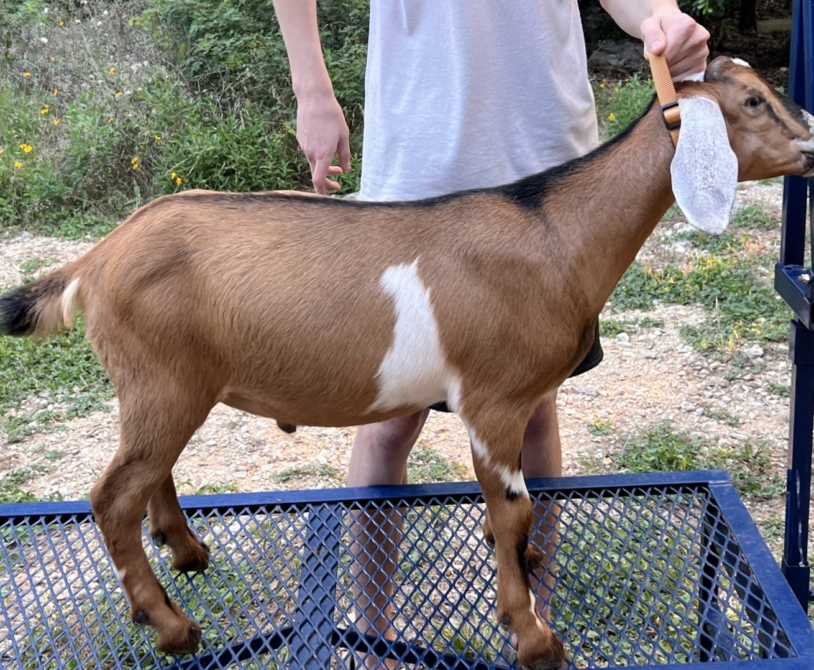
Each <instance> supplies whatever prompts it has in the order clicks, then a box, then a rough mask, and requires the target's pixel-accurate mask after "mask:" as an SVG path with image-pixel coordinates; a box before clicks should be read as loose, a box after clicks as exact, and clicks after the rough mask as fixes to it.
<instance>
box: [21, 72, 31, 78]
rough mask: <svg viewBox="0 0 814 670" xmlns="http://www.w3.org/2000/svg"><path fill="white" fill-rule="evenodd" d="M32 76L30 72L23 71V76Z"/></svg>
mask: <svg viewBox="0 0 814 670" xmlns="http://www.w3.org/2000/svg"><path fill="white" fill-rule="evenodd" d="M30 76H31V73H30V72H23V77H30Z"/></svg>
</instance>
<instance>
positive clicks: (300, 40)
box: [274, 0, 350, 193]
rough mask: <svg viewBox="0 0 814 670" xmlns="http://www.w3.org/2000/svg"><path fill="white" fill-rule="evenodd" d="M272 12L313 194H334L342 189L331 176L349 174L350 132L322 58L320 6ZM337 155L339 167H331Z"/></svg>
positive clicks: (296, 1) (299, 0)
mask: <svg viewBox="0 0 814 670" xmlns="http://www.w3.org/2000/svg"><path fill="white" fill-rule="evenodd" d="M274 9H275V11H276V13H277V20H278V21H279V22H280V30H281V31H282V33H283V40H284V41H285V48H286V51H287V52H288V61H289V64H290V66H291V82H292V85H293V87H294V95H295V96H296V98H297V141H298V142H299V144H300V148H301V149H302V151H303V153H304V154H305V157H306V158H307V159H308V164H309V165H310V166H311V177H312V179H313V181H314V190H315V191H316V192H317V193H325V192H326V191H335V190H337V189H338V188H339V184H337V183H336V182H335V181H332V180H330V179H328V176H329V175H336V174H341V173H342V171H343V170H345V171H347V170H350V145H349V143H348V136H349V132H348V124H347V123H346V122H345V116H344V114H343V113H342V108H341V107H340V106H339V103H338V102H337V100H336V97H335V96H334V91H333V85H332V84H331V78H330V77H329V76H328V69H327V68H326V67H325V61H324V59H323V57H322V46H321V45H320V43H319V30H318V28H317V4H316V0H274ZM335 155H338V156H339V166H332V165H331V163H332V162H333V159H334V156H335Z"/></svg>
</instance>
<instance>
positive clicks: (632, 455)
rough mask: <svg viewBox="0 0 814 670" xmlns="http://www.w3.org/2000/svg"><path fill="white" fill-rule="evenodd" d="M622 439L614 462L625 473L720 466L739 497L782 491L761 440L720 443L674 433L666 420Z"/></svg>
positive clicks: (700, 437)
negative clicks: (622, 443) (622, 442)
mask: <svg viewBox="0 0 814 670" xmlns="http://www.w3.org/2000/svg"><path fill="white" fill-rule="evenodd" d="M623 440H624V446H623V447H622V449H621V450H620V452H619V453H618V455H617V457H616V463H617V465H618V466H619V467H621V468H623V469H624V470H627V471H628V472H639V473H641V472H675V471H683V470H718V469H722V470H726V471H727V472H728V473H729V476H730V477H731V478H732V481H733V482H734V484H735V488H736V489H737V490H738V492H739V493H740V494H741V495H742V496H758V497H770V496H776V495H780V494H781V493H782V492H783V490H784V482H783V479H782V477H780V476H779V475H777V474H774V473H773V472H772V463H771V460H770V457H769V450H768V447H767V446H766V444H765V443H763V442H752V441H750V440H747V441H745V442H741V443H738V444H736V445H726V444H720V443H718V442H714V441H711V440H709V439H708V438H706V437H703V436H701V435H693V434H692V433H690V432H688V431H678V432H676V431H675V430H674V429H673V426H672V423H671V422H670V421H662V422H660V423H658V424H656V425H653V426H649V427H645V428H643V429H641V430H640V431H639V433H638V434H637V435H633V436H626V437H624V438H623Z"/></svg>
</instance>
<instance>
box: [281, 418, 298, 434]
mask: <svg viewBox="0 0 814 670" xmlns="http://www.w3.org/2000/svg"><path fill="white" fill-rule="evenodd" d="M277 427H278V428H279V429H280V430H281V431H283V432H284V433H288V434H289V435H290V434H291V433H294V432H296V431H297V427H296V426H295V425H294V424H293V423H280V422H279V421H278V422H277Z"/></svg>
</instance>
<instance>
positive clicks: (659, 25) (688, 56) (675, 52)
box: [641, 8, 709, 81]
mask: <svg viewBox="0 0 814 670" xmlns="http://www.w3.org/2000/svg"><path fill="white" fill-rule="evenodd" d="M641 31H642V40H643V41H644V57H645V58H647V57H648V55H649V54H654V55H659V54H664V58H665V59H666V61H667V67H668V68H669V69H670V75H671V76H672V78H673V81H681V80H682V79H685V78H686V77H687V76H688V75H691V74H695V73H698V72H703V71H704V70H705V69H706V66H707V56H709V48H708V47H707V40H708V39H709V32H708V31H707V29H706V28H704V27H703V26H702V25H699V24H698V23H696V22H695V20H694V19H693V18H692V17H690V16H688V15H687V14H684V13H683V12H681V11H680V10H678V9H677V8H676V9H674V10H664V11H661V12H657V13H655V14H654V15H653V16H651V17H650V18H649V19H645V20H644V21H643V22H642V25H641Z"/></svg>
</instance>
